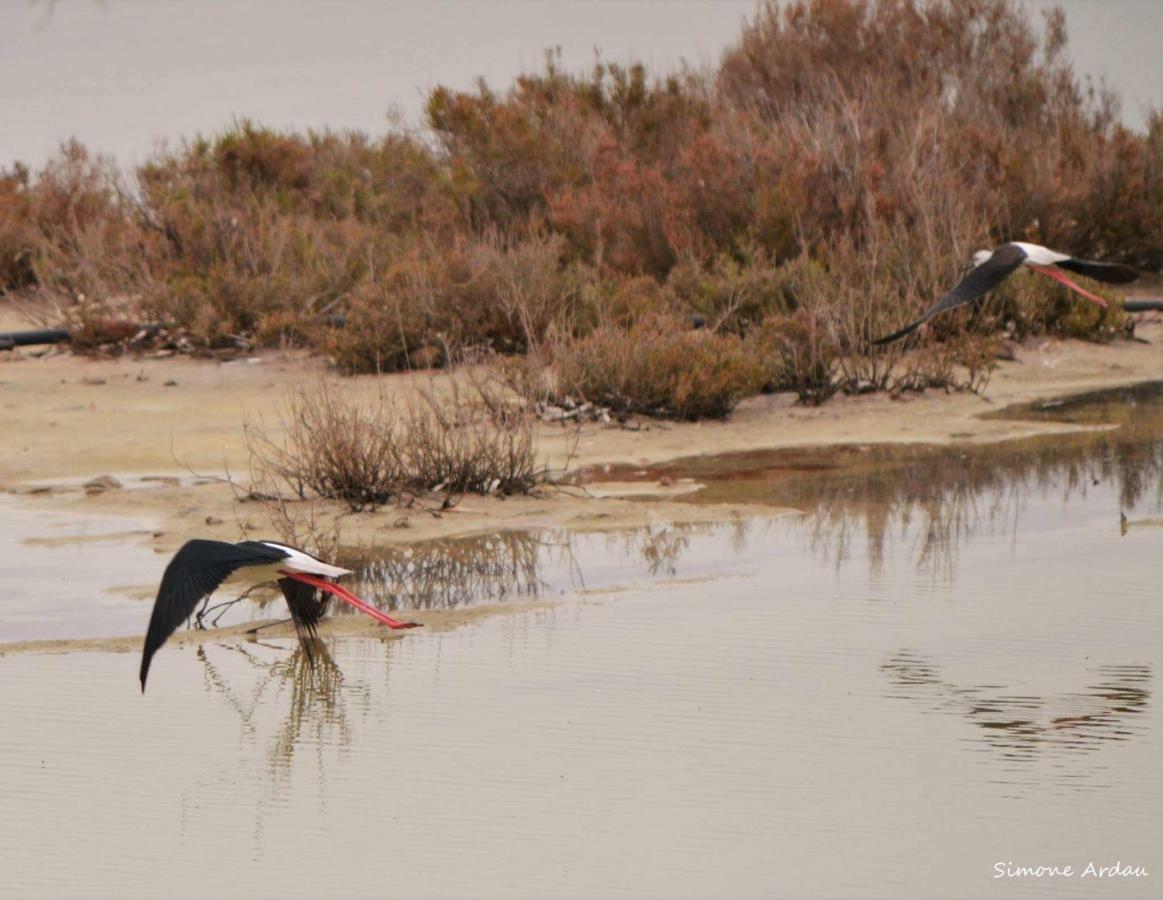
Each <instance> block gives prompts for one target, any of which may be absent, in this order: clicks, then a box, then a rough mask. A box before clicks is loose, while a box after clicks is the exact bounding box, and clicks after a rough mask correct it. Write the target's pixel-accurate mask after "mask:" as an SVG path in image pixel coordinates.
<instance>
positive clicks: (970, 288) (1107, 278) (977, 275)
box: [873, 242, 1139, 344]
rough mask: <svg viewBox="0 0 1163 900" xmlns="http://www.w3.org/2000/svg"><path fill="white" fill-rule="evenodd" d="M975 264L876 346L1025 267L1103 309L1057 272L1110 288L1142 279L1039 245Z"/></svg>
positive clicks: (983, 257) (1019, 246) (1012, 248)
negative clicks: (932, 302)
mask: <svg viewBox="0 0 1163 900" xmlns="http://www.w3.org/2000/svg"><path fill="white" fill-rule="evenodd" d="M973 262H974V269H973V271H972V272H970V273H969V274H968V275H966V276H965V277H964V278H962V279H961V281H959V282H958V283H957V286H956V287H954V288H953V290H951V291H950V292H949V293H947V294H946V295H945V296H944V297H942V298H941V299H940V300H938V301H937V302H936V303H935V304H933V306H932V307H931V308H930V309H928V310H926V312H925V314H924V315H923V316H921V317H920V318H919V319H917V320H916V321H915V322H910V323H909V324H908V325H906V326H905V327H904V328H901V329H899V330H898V331H894V332H893V333H892V334H886V335H885V336H884V337H882V338H877V339H876V340H875V341H873V343H874V344H890V343H892V342H893V341H895V340H899V339H900V338H903V337H904V336H905V335H907V334H911V333H912V332H914V331H916V330H917V329H918V328H920V327H921V326H922V325H924V324H925V323H926V322H928V321H929V320H930V319H932V318H933V317H934V316H939V315H940V314H941V313H943V312H948V311H949V310H951V309H956V308H957V307H958V306H961V305H963V304H965V303H970V302H972V301H974V300H976V299H978V298H979V297H982V296H984V295H985V294H987V293H989V292H990V291H992V290H993V289H994V288H995V287H997V286H998V285H999V284H1001V283H1002V282H1003V281H1005V280H1006V279H1007V278H1009V277H1010V275H1012V274H1013V273H1014V272H1016V271H1017V270H1018V269H1020V268H1021V267H1022V266H1027V267H1028V268H1030V269H1033V270H1034V271H1035V272H1038V273H1040V274H1042V275H1046V276H1048V277H1050V278H1053V279H1054V280H1055V281H1059V282H1061V283H1062V284H1064V285H1066V286H1067V287H1068V288H1070V289H1071V290H1072V291H1077V292H1078V293H1080V294H1081V295H1082V296H1083V297H1085V298H1086V299H1087V300H1090V301H1091V302H1092V303H1097V304H1098V305H1099V306H1101V307H1103V308H1105V307H1106V301H1105V300H1103V299H1102V297H1099V296H1098V295H1097V294H1092V293H1090V291H1088V290H1086V289H1084V288H1082V287H1079V286H1078V285H1077V284H1075V283H1074V282H1073V281H1071V280H1070V279H1069V278H1067V277H1066V276H1065V275H1064V274H1062V272H1060V271H1058V270H1059V269H1067V270H1068V271H1071V272H1077V273H1078V274H1080V275H1086V276H1087V277H1088V278H1093V279H1094V280H1095V281H1104V282H1106V283H1108V284H1126V283H1128V282H1131V281H1134V280H1135V279H1136V278H1138V277H1139V273H1138V272H1136V271H1135V270H1134V269H1132V268H1130V267H1129V266H1122V265H1119V264H1117V263H1103V262H1093V261H1091V260H1089V259H1077V258H1075V257H1073V256H1067V255H1066V254H1065V253H1058V252H1057V251H1055V250H1050V249H1049V248H1047V247H1042V246H1040V245H1039V244H1023V243H1021V242H1015V243H1012V244H1002V245H1001V246H1000V247H998V248H997V249H996V250H994V251H992V252H990V251H989V250H979V251H978V252H977V253H975V254H974V255H973Z"/></svg>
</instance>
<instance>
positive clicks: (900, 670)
mask: <svg viewBox="0 0 1163 900" xmlns="http://www.w3.org/2000/svg"><path fill="white" fill-rule="evenodd" d="M881 671H882V672H884V673H885V675H887V676H888V679H889V682H890V683H891V685H892V690H891V691H890V692H889V696H890V697H896V698H901V699H906V700H909V701H912V702H914V703H917V704H921V705H922V707H923V708H925V709H926V711H930V712H941V713H948V714H952V715H959V716H964V717H965V718H966V719H967V720H968V721H969V722H970V723H971V724H972V725H974V726H975V727H976V728H978V729H980V730H979V732H978V733H977V735H976V740H977V741H980V742H982V743H984V744H985V745H986V746H987V747H988V748H990V749H991V750H994V751H997V753H998V754H1000V756H1001V757H1002V758H1004V759H1006V760H1010V761H1015V762H1020V761H1029V760H1033V759H1035V758H1037V757H1039V756H1040V755H1043V754H1065V753H1074V752H1091V751H1094V750H1097V749H1099V748H1100V747H1102V746H1103V745H1104V744H1106V743H1107V742H1109V741H1124V740H1127V739H1129V738H1131V737H1133V736H1134V735H1136V734H1138V733H1139V732H1140V731H1142V730H1143V728H1144V727H1145V726H1144V725H1142V724H1140V723H1139V722H1138V721H1137V720H1138V719H1139V717H1140V716H1141V715H1142V714H1143V713H1144V712H1145V711H1146V709H1147V704H1148V700H1149V698H1150V690H1149V685H1150V682H1151V667H1150V666H1147V665H1138V664H1129V665H1109V666H1100V667H1098V668H1096V669H1094V670H1092V678H1093V683H1092V684H1091V685H1090V686H1089V687H1088V688H1086V689H1085V690H1084V691H1082V692H1078V693H1062V694H1057V695H1053V696H1036V695H1027V694H1019V693H1011V692H1009V691H1007V689H1006V688H1005V687H1004V686H1002V685H988V684H987V685H976V686H973V685H971V686H965V685H959V684H955V683H953V682H951V681H949V680H948V679H946V678H945V677H944V676H943V675H942V673H941V668H940V666H939V665H938V664H937V663H935V662H933V661H932V660H929V659H926V658H925V657H924V656H921V655H920V654H918V653H914V652H912V651H909V650H902V651H900V652H899V653H897V654H896V655H895V656H894V657H893V658H892V659H890V660H889V661H888V662H886V663H884V664H883V665H882V666H881Z"/></svg>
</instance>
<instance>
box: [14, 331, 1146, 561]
mask: <svg viewBox="0 0 1163 900" xmlns="http://www.w3.org/2000/svg"><path fill="white" fill-rule="evenodd" d="M13 324H15V323H14V322H13V320H12V317H11V314H9V315H8V317H7V320H6V319H5V317H4V316H3V315H0V330H3V327H4V326H6V325H7V326H12V325H13ZM1138 336H1139V338H1140V340H1136V341H1130V342H1128V341H1123V342H1118V343H1115V344H1110V345H1099V344H1088V343H1082V342H1078V341H1044V342H1031V343H1028V344H1026V345H1023V346H1021V347H1019V348H1018V349H1017V360H1016V361H1014V362H1003V363H1001V364H1000V366H999V367H998V369H997V370H996V372H995V373H994V375H993V378H992V380H991V381H990V384H989V386H988V388H987V389H986V391H985V392H984V394H983V395H981V396H978V395H974V394H967V393H944V392H940V391H930V392H927V393H925V394H919V395H906V396H903V397H901V398H899V399H892V398H890V397H888V396H885V395H870V396H861V397H839V398H836V399H835V400H833V401H832V402H830V403H827V404H825V405H824V406H822V407H819V408H804V407H799V406H796V405H794V404H793V402H792V400H791V398H789V397H787V396H762V397H756V398H753V399H751V400H748V401H746V402H745V403H743V404H742V405H741V406H740V407H739V409H738V410H737V411H736V412H735V414H734V415H733V416H732V417H731V419H730V420H729V421H726V422H703V423H657V422H643V423H640V425H641V428H640V430H629V429H626V428H622V427H619V426H616V425H601V424H588V425H585V426H582V427H581V428H580V430H578V429H576V428H573V427H570V428H562V427H560V426H555V425H544V426H541V428H540V434H539V448H540V453H541V454H542V455H543V457H544V459H545V461H546V462H547V463H548V464H549V465H551V466H553V467H555V468H561V467H566V466H568V467H570V468H577V467H581V466H591V465H602V464H607V463H610V464H614V463H629V464H632V465H646V464H649V463H656V462H661V461H665V460H669V459H674V458H677V457H683V456H691V455H695V454H710V453H719V452H723V451H728V450H753V449H759V448H775V447H790V446H806V445H828V444H838V443H849V444H850V443H861V444H863V443H876V442H909V443H912V442H931V443H949V442H954V441H974V442H979V441H997V440H1004V439H1009V438H1016V437H1022V436H1026V435H1031V434H1036V433H1045V432H1047V431H1054V430H1064V429H1068V428H1069V427H1070V426H1063V425H1053V424H1038V423H1030V422H1015V421H1007V420H1002V419H982V418H980V415H981V414H982V413H985V412H989V411H991V410H995V409H999V408H1001V407H1003V406H1005V405H1008V404H1012V403H1019V402H1025V401H1031V400H1037V399H1041V398H1049V397H1054V396H1060V395H1063V394H1068V393H1073V392H1079V391H1085V390H1091V389H1096V388H1101V387H1109V386H1117V385H1122V384H1128V383H1134V382H1139V381H1144V380H1149V379H1160V378H1163V321H1161V320H1160V317H1159V316H1153V317H1152V318H1151V319H1149V320H1143V321H1141V323H1140V326H1139V328H1138ZM331 377H333V376H330V375H329V374H328V373H327V371H326V369H325V366H324V364H323V363H322V362H321V361H319V360H316V359H309V358H305V357H302V356H297V355H293V354H286V353H264V354H262V355H261V356H256V357H254V358H252V359H245V360H236V361H232V362H228V363H218V362H211V361H204V360H194V359H185V358H170V359H160V360H159V359H131V358H122V359H116V360H106V359H90V358H82V357H76V356H72V355H70V354H67V353H58V352H54V353H51V354H50V355H47V356H41V357H35V356H32V355H31V354H28V353H20V352H8V353H0V410H2V415H3V420H4V430H3V437H2V438H0V489H6V490H9V491H16V492H20V493H26V492H28V490H29V488H30V484H37V485H42V486H43V485H53V486H54V487H55V488H56V490H54V491H52V492H50V493H46V494H44V495H43V497H42V498H41V500H40V501H38V502H43V503H44V504H49V505H52V506H54V507H56V508H61V507H62V506H67V505H76V506H77V507H79V508H83V509H85V510H88V511H92V512H107V513H119V512H127V513H133V514H136V515H146V516H150V517H153V518H155V520H156V522H157V529H156V530H157V532H159V534H157V535H156V536H154V537H153V538H152V540H153V541H154V543H155V546H156V547H157V549H158V550H160V551H165V550H169V549H171V548H173V547H175V546H177V545H178V544H179V543H180V542H181V541H183V540H185V539H187V538H188V537H190V536H192V535H195V534H200V535H203V536H213V537H218V538H221V539H228V540H237V539H239V538H240V537H241V535H242V528H241V527H240V526H242V525H249V526H250V527H251V533H252V534H253V535H255V536H261V535H268V536H269V535H270V534H271V532H270V525H269V522H268V521H267V520H266V517H265V511H264V510H263V508H262V506H261V504H257V503H253V502H252V503H243V504H239V503H236V502H235V500H234V495H233V494H232V492H231V490H230V488H229V487H228V486H227V485H224V484H222V483H210V484H202V485H198V486H195V485H193V484H190V483H189V478H188V474H189V473H188V472H183V471H182V467H189V468H190V469H192V470H196V471H198V472H200V473H204V474H206V475H210V476H218V477H221V476H222V475H223V473H224V471H225V470H226V468H227V467H229V469H230V471H231V472H233V473H235V475H236V476H237V475H245V473H246V471H247V461H248V453H247V449H246V444H245V442H244V439H243V432H242V424H243V422H244V420H246V419H248V418H250V419H256V418H261V419H262V420H263V421H264V422H265V423H266V425H267V426H268V428H269V430H272V431H277V426H278V412H279V408H280V405H281V403H282V402H283V400H284V398H285V397H286V395H287V392H288V391H290V390H291V389H293V388H294V387H296V386H298V385H302V384H304V383H309V382H312V381H315V380H319V379H324V378H331ZM446 379H447V376H444V375H439V374H437V375H433V376H430V375H426V374H425V375H392V376H384V377H382V378H375V377H362V378H351V379H336V383H337V384H338V385H339V386H340V389H341V390H343V391H347V392H353V393H356V394H364V395H367V396H371V395H373V394H374V393H375V392H377V391H379V390H380V389H381V388H386V389H387V390H388V391H389V392H391V393H393V394H398V395H400V396H404V395H406V393H407V392H409V391H414V390H416V388H417V387H418V386H423V385H429V384H435V385H436V386H437V387H438V388H439V386H440V385H441V384H442V383H446ZM103 474H112V475H115V476H118V477H125V476H148V475H156V476H170V475H176V474H181V475H186V476H187V478H186V480H185V483H184V484H182V485H174V484H167V483H165V482H154V483H153V484H154V485H156V486H153V487H151V488H150V489H148V490H113V491H107V492H105V493H101V494H96V495H87V494H85V493H83V492H82V491H81V490H80V489H79V484H80V483H81V482H82V481H84V480H85V479H86V478H89V477H93V476H99V475H103ZM601 488H602V490H601V495H600V496H596V494H598V491H597V490H596V489H595V491H594V492H593V494H594V495H589V496H578V495H577V493H576V492H570V493H562V492H548V493H546V494H545V495H543V496H540V497H521V498H509V499H504V500H502V499H496V498H480V497H468V498H465V499H464V500H462V501H461V502H460V503H459V505H457V506H456V507H455V508H454V509H451V510H446V511H444V512H442V513H440V514H439V515H436V514H433V513H432V512H426V511H423V510H417V509H412V510H405V511H401V510H399V509H396V508H387V509H383V510H381V511H380V512H378V513H373V514H360V515H356V516H352V517H349V518H347V519H345V535H350V536H351V537H353V538H355V539H356V540H362V541H369V540H374V541H376V542H377V543H379V542H390V541H414V540H418V539H423V538H427V537H434V536H441V535H450V534H463V533H469V532H474V531H481V530H486V529H495V528H498V527H521V526H538V525H554V524H571V525H575V526H579V525H592V526H597V527H601V526H609V525H631V524H635V523H638V522H642V521H650V520H658V519H661V518H666V519H677V520H689V519H691V518H707V517H714V518H723V517H729V516H732V515H746V514H748V511H747V510H745V509H733V508H729V507H728V508H707V507H695V506H693V505H691V504H684V503H680V502H675V501H674V500H673V499H671V500H668V499H667V498H666V497H665V496H661V497H659V498H658V499H657V500H656V501H654V502H652V503H650V504H644V503H641V502H631V501H629V500H628V499H620V498H618V497H616V496H610V494H611V493H615V494H616V493H617V492H618V491H617V487H614V488H613V490H611V486H610V485H602V486H601ZM634 489H636V490H639V491H641V490H642V486H641V485H636V486H634ZM681 489H682V486H681V485H680V486H676V487H674V488H671V489H670V490H671V491H674V492H677V491H679V490H681ZM627 490H629V488H628V489H627ZM652 492H653V493H661V494H663V495H665V494H666V493H667V490H666V489H657V488H654V489H652ZM208 517H210V519H209V524H208V523H207V518H208ZM217 520H221V521H217Z"/></svg>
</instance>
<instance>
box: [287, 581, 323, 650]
mask: <svg viewBox="0 0 1163 900" xmlns="http://www.w3.org/2000/svg"><path fill="white" fill-rule="evenodd" d="M279 588H280V589H281V590H282V592H283V596H284V597H286V598H287V607H288V608H289V609H290V610H291V620H292V621H293V622H294V623H295V631H296V632H298V634H299V640H300V641H301V642H302V644H303V649H304V650H305V651H306V653H307V662H308V663H310V664H311V665H314V664H315V657H314V654H313V653H312V650H311V642H312V641H313V640H314V639H315V638H317V637H318V633H317V631H316V629H317V627H318V625H319V620H320V619H322V618H323V612H324V610H325V609H326V608H327V603H326V600H325V598H320V599H316V597H315V592H316V590H317V588H316V587H315V586H314V585H311V584H304V583H303V582H301V581H296V580H295V579H294V578H280V579H279Z"/></svg>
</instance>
